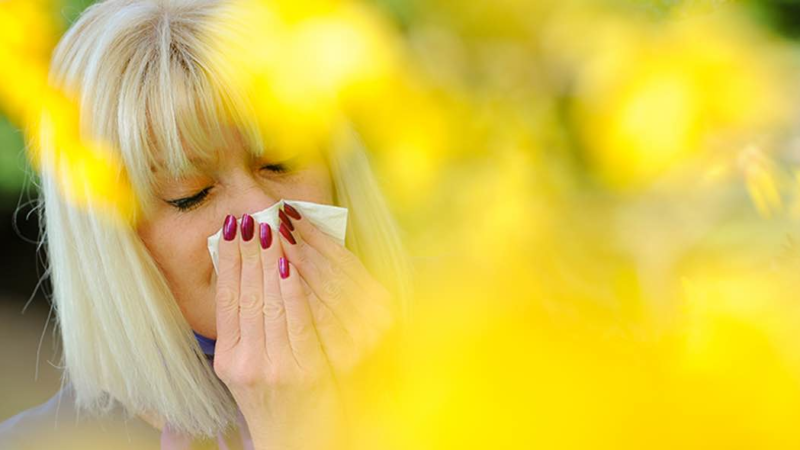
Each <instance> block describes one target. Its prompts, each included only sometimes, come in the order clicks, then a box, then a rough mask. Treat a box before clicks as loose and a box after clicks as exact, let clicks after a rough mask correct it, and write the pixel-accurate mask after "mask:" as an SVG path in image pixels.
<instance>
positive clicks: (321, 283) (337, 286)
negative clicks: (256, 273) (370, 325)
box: [282, 228, 365, 342]
mask: <svg viewBox="0 0 800 450" xmlns="http://www.w3.org/2000/svg"><path fill="white" fill-rule="evenodd" d="M283 230H284V231H286V232H287V233H289V232H288V230H287V229H286V228H283ZM292 234H293V233H292ZM282 239H283V241H284V242H287V245H285V246H284V247H285V250H284V253H286V256H287V258H288V259H289V261H290V262H291V263H292V264H293V265H294V266H296V267H297V270H298V272H299V273H300V276H301V277H302V279H303V280H305V281H306V282H307V283H308V286H309V288H310V289H311V291H312V292H313V293H314V294H315V296H316V297H317V298H318V299H319V301H320V303H322V305H321V307H324V308H325V309H326V310H327V311H315V312H316V315H317V316H319V315H320V314H323V315H326V316H327V317H328V320H329V321H335V322H337V323H338V328H340V329H342V330H344V332H346V333H347V334H348V335H349V336H350V337H349V338H350V339H352V340H353V341H355V342H363V341H364V338H365V331H364V324H365V320H364V317H363V316H362V314H361V313H360V312H359V311H358V310H357V309H356V306H355V304H354V302H353V301H352V300H353V298H354V297H355V296H357V295H358V293H359V292H360V291H361V290H362V289H361V288H360V287H359V286H357V285H356V284H355V283H354V282H353V280H351V279H350V277H348V276H347V275H345V274H344V273H342V272H341V270H337V269H336V268H334V267H333V266H332V264H331V263H330V262H329V261H328V259H327V258H325V257H324V256H323V255H321V254H320V253H319V252H318V251H317V250H316V249H315V248H313V247H311V246H310V245H308V244H307V243H306V242H305V241H304V240H303V239H295V242H296V243H295V244H294V245H291V244H290V243H289V241H288V239H286V237H285V236H283V237H282ZM317 309H319V308H317ZM320 325H324V324H320Z"/></svg>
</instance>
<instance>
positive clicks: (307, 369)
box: [214, 208, 393, 449]
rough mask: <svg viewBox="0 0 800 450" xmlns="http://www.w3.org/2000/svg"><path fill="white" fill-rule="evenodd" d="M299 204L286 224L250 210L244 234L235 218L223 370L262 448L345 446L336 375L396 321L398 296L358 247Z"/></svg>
mask: <svg viewBox="0 0 800 450" xmlns="http://www.w3.org/2000/svg"><path fill="white" fill-rule="evenodd" d="M287 209H288V208H287ZM290 213H291V214H292V215H293V217H296V218H298V219H296V220H295V221H294V225H293V224H292V221H290V220H289V219H288V217H286V213H284V212H281V216H282V219H283V220H284V222H285V223H286V225H283V226H282V227H281V228H282V230H281V233H274V232H273V231H272V230H270V229H269V227H268V226H267V225H266V224H264V225H259V224H255V223H254V222H253V221H252V218H250V217H247V216H246V217H244V218H243V220H242V231H243V232H242V233H236V222H235V220H233V219H232V218H230V219H228V220H226V226H225V228H226V230H227V232H226V233H225V235H226V236H227V237H228V238H230V239H223V241H222V242H221V244H220V258H219V278H218V281H217V334H218V336H217V344H216V350H215V360H214V369H215V371H216V372H217V375H218V376H219V377H220V379H221V380H222V381H223V382H225V384H226V385H227V386H228V388H229V389H230V390H231V393H232V394H233V396H234V398H235V399H236V401H237V403H238V404H239V407H240V409H241V410H242V413H243V415H244V417H245V419H246V420H247V423H248V428H249V429H250V433H251V436H252V437H253V442H254V444H255V446H256V448H309V449H310V448H337V446H340V444H342V443H343V442H344V440H345V436H342V431H344V430H346V429H347V424H346V423H345V422H346V420H345V415H344V411H343V405H342V403H341V398H340V397H339V395H338V390H337V385H336V376H335V374H338V375H339V376H340V377H341V376H346V374H347V373H348V372H349V371H350V370H351V369H352V368H353V367H354V366H355V365H356V364H357V363H358V361H359V359H360V358H361V357H363V356H364V355H366V354H367V353H368V352H369V351H370V350H371V349H372V348H374V346H375V344H376V343H377V341H378V340H379V336H380V330H381V329H386V328H388V327H390V326H391V324H392V322H393V320H392V314H391V313H390V311H391V307H390V306H389V305H390V304H391V302H390V300H389V295H388V292H386V290H385V289H383V288H382V287H381V286H380V285H379V284H378V283H377V282H375V281H374V280H373V279H372V278H371V277H370V276H369V274H368V273H367V271H366V269H365V268H364V267H363V266H362V265H361V263H360V262H359V261H358V259H357V258H356V257H355V256H354V255H352V253H350V252H349V251H348V250H347V249H345V248H344V247H342V246H341V245H339V244H338V243H336V242H334V241H333V240H332V239H330V238H329V237H328V236H327V235H325V234H323V233H321V232H320V231H319V230H317V229H316V228H315V227H313V225H311V224H310V223H308V221H307V220H303V219H302V218H299V214H297V212H296V211H290ZM290 227H292V228H295V232H294V234H293V233H291V231H290V230H289V228H290ZM255 230H261V231H263V233H260V234H261V236H260V237H261V239H259V238H258V237H254V234H256V233H255V232H254V231H255ZM237 234H238V235H237ZM269 235H271V236H269ZM278 236H280V237H278ZM269 237H271V239H269ZM267 241H271V242H270V245H269V246H266V245H259V244H266V243H267ZM292 242H294V243H292ZM263 247H267V248H263ZM281 258H286V260H284V262H285V264H284V268H285V270H280V269H279V267H278V266H279V261H280V259H281ZM279 273H280V274H279ZM282 275H283V276H282ZM306 280H308V282H307V281H306ZM370 296H372V298H373V299H375V300H376V302H375V303H374V304H370V305H364V304H363V303H364V301H366V300H368V299H369V297H370ZM370 317H371V319H369V320H366V319H367V318H370Z"/></svg>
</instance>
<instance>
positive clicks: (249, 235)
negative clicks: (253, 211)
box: [242, 214, 255, 242]
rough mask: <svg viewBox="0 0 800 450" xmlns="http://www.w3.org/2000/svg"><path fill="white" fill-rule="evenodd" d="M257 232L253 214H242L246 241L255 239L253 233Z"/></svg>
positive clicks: (243, 237)
mask: <svg viewBox="0 0 800 450" xmlns="http://www.w3.org/2000/svg"><path fill="white" fill-rule="evenodd" d="M254 232H255V223H254V222H253V216H251V215H250V214H245V215H243V216H242V239H244V241H245V242H248V241H250V239H253V233H254Z"/></svg>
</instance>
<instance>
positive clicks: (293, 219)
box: [0, 0, 409, 449]
mask: <svg viewBox="0 0 800 450" xmlns="http://www.w3.org/2000/svg"><path fill="white" fill-rule="evenodd" d="M229 7H230V5H228V4H224V3H222V2H217V1H189V0H183V1H179V0H108V1H105V2H101V3H98V4H95V5H93V6H92V7H90V8H88V9H87V10H86V11H85V12H84V14H83V15H82V16H81V17H80V18H79V20H78V21H77V22H76V23H75V24H74V25H73V26H72V27H71V29H70V30H69V31H68V32H67V33H66V34H65V35H64V36H63V38H62V39H61V41H60V43H59V44H58V46H57V48H56V49H55V52H54V56H53V60H52V65H51V80H52V83H53V84H54V85H55V86H56V87H58V88H59V89H63V90H64V91H65V92H79V93H80V108H81V117H82V118H83V119H84V121H83V122H82V125H83V126H84V127H85V130H84V132H85V133H86V134H87V135H88V136H90V137H91V138H92V139H100V140H103V141H105V142H107V143H109V144H111V147H112V148H113V149H114V150H113V151H115V152H116V154H117V156H118V157H119V159H120V160H121V161H123V162H124V174H123V176H124V177H126V178H127V179H128V180H130V183H131V185H132V187H133V189H134V191H135V192H136V194H137V198H138V199H139V207H140V208H139V209H138V210H137V211H138V213H137V216H136V217H135V220H134V221H127V222H126V221H120V220H115V217H116V216H115V215H113V214H109V213H108V211H104V210H103V209H102V208H100V207H99V206H96V205H95V206H93V204H92V203H91V202H89V203H88V204H87V205H80V206H78V205H75V204H73V203H71V202H69V201H67V200H65V198H67V196H66V195H65V193H64V192H62V191H63V189H64V187H63V184H59V183H58V182H57V179H56V178H55V175H53V173H54V171H56V170H58V169H59V166H58V161H57V160H52V161H44V160H43V162H42V167H51V168H53V170H50V171H48V170H43V171H42V173H41V193H42V208H41V210H42V211H43V217H42V220H43V223H44V226H45V229H46V236H44V239H45V241H46V245H47V250H48V258H49V264H50V274H51V280H52V285H53V303H54V307H55V310H56V312H57V318H58V324H59V331H60V333H61V337H62V341H63V354H64V358H63V364H64V368H65V382H66V386H65V387H64V389H62V391H61V392H59V394H57V395H56V396H55V397H54V398H53V399H52V400H51V401H50V402H48V403H47V404H45V405H42V406H41V407H39V408H36V409H33V410H30V411H27V412H24V413H22V414H20V415H18V416H16V417H15V418H12V419H10V420H9V421H7V422H6V423H4V424H3V425H0V447H2V448H15V446H20V447H23V448H25V446H30V448H47V447H46V446H45V445H43V444H41V443H39V444H34V443H33V441H32V440H31V439H32V438H33V437H39V438H40V440H41V442H48V443H54V442H57V443H58V447H59V448H70V447H69V443H71V442H74V443H75V446H76V448H78V447H80V448H87V446H89V445H94V444H95V443H97V445H98V446H103V447H104V448H108V447H109V446H111V445H115V446H117V448H123V447H124V445H126V444H127V445H132V446H133V447H134V448H142V446H144V445H146V444H154V445H156V443H158V444H157V445H162V447H167V446H172V447H173V448H179V447H180V445H184V446H186V445H188V442H189V441H190V440H192V439H196V440H200V439H204V438H212V439H213V438H216V439H218V442H219V443H220V446H222V444H223V443H224V442H226V445H229V444H230V443H231V441H230V440H228V437H229V435H228V434H227V431H228V430H230V429H231V427H230V426H231V425H235V424H238V425H239V428H240V429H241V431H242V432H243V434H242V436H243V441H244V443H245V446H248V445H252V447H253V448H256V449H260V448H335V447H336V446H339V445H345V444H346V442H347V439H348V437H347V436H342V434H343V433H342V431H343V430H346V429H347V427H346V422H347V417H346V411H347V409H348V407H349V406H350V405H348V404H347V400H346V396H345V395H342V394H343V393H344V392H345V391H346V389H345V388H344V386H346V385H347V380H348V377H349V375H350V374H351V373H353V371H354V370H355V369H356V368H357V367H358V366H359V363H361V362H362V361H363V360H364V359H365V358H366V357H367V356H368V355H370V354H371V352H373V351H374V349H375V348H376V347H377V346H378V345H379V344H380V343H381V342H383V341H384V340H385V337H386V336H387V333H389V332H390V331H391V330H397V329H399V325H402V323H403V320H404V319H405V317H406V314H407V307H406V306H405V305H406V299H407V298H408V285H409V284H408V281H407V276H408V275H407V273H408V269H407V263H406V259H405V257H404V255H403V251H402V247H401V245H400V241H399V238H398V234H397V232H396V229H395V226H394V225H393V221H392V219H391V218H390V215H389V213H388V211H387V208H386V206H385V204H384V201H383V199H382V197H381V195H380V193H379V191H378V188H377V184H376V182H375V180H374V179H373V177H372V175H371V171H370V168H369V166H368V161H367V159H366V157H365V154H364V152H363V150H361V149H360V148H359V146H358V141H357V139H354V138H352V136H353V134H352V133H350V134H348V135H347V136H350V137H351V138H349V139H345V140H342V139H338V140H335V141H332V142H336V144H335V145H331V146H330V147H328V148H325V149H324V150H320V149H316V150H311V151H308V150H304V151H294V152H292V151H288V152H287V151H286V149H280V150H276V149H274V148H272V147H269V146H267V145H266V144H267V143H268V142H269V136H268V133H269V131H266V132H265V131H264V127H263V125H261V124H259V122H258V120H257V119H258V118H257V117H254V114H253V113H252V111H254V110H256V109H257V108H255V107H254V105H253V104H252V101H251V98H250V97H249V96H248V95H247V91H246V89H245V88H243V87H242V86H241V85H239V84H237V83H236V82H235V81H234V80H236V79H237V78H236V77H235V76H231V74H232V73H233V72H234V71H233V68H234V67H233V66H232V65H231V64H230V61H229V60H226V58H224V57H223V56H224V52H222V54H221V53H220V52H218V51H216V50H215V49H214V46H215V45H218V43H219V42H221V40H220V39H219V37H220V36H222V35H231V34H234V32H235V31H237V30H234V29H233V28H234V27H235V26H234V25H232V24H227V23H226V22H225V20H220V17H225V16H226V11H228V8H229ZM226 33H227V34H226ZM40 142H41V143H42V151H41V152H40V153H41V155H42V156H41V157H42V158H43V159H46V158H48V155H52V154H53V152H49V151H48V149H47V142H49V141H48V139H47V136H42V137H41V140H40ZM287 154H288V156H287ZM278 155H280V159H276V158H277V156H278ZM73 187H74V186H73ZM281 198H286V199H290V200H303V201H310V202H316V203H323V204H333V205H339V206H343V207H346V208H348V209H349V223H348V230H347V238H346V242H347V247H343V246H341V245H339V244H338V243H336V242H335V241H333V240H332V239H331V238H330V237H328V236H327V235H325V234H324V233H321V232H320V231H319V230H318V229H316V228H315V227H314V226H313V225H312V224H311V223H309V221H308V220H304V217H303V216H302V214H301V213H300V212H299V211H297V210H295V209H292V208H291V207H285V208H284V210H282V211H281V220H282V224H281V226H280V228H279V229H278V230H273V229H271V228H270V227H269V225H267V224H258V223H255V221H254V220H253V219H252V217H251V216H250V215H249V214H250V213H253V212H256V211H260V210H262V209H265V208H267V207H269V206H270V205H272V204H274V203H275V202H277V201H278V200H280V199H281ZM220 227H222V228H223V231H224V232H223V235H224V239H223V240H222V241H221V242H220V249H219V251H220V253H219V274H218V275H217V274H216V273H215V271H214V269H213V266H212V261H211V259H210V257H209V256H208V250H207V246H206V245H207V243H206V238H207V237H208V236H210V235H212V234H214V233H215V232H216V231H217V230H219V228H220ZM214 341H216V342H215V345H212V346H209V345H208V344H214ZM203 348H205V350H206V353H211V354H212V355H209V357H208V359H206V357H205V356H204V353H203ZM56 407H57V408H56ZM56 409H57V411H56ZM81 412H89V413H91V414H90V417H91V419H90V420H88V421H87V420H86V418H85V417H83V416H81V417H80V420H78V419H76V418H77V417H78V416H80V414H79V413H81ZM64 414H67V416H66V418H65V416H64ZM59 417H61V419H59ZM128 417H131V418H130V420H127V418H128ZM72 419H75V420H72ZM117 419H119V421H117ZM57 420H60V421H61V422H60V424H59V425H57V426H56V427H55V428H54V425H56V424H55V422H56V421H57ZM76 421H77V422H81V423H82V424H87V425H86V427H85V428H82V429H81V431H76V430H77V428H76V426H77V425H75V422H76ZM110 423H115V424H118V423H124V427H125V433H126V434H125V435H124V436H122V435H120V436H117V437H119V442H117V441H116V440H114V439H115V435H114V433H116V432H117V431H120V430H121V429H119V428H114V427H112V426H110V425H108V424H110ZM67 424H69V426H68V425H67ZM98 425H100V426H98ZM245 425H246V426H245ZM100 429H103V430H106V431H107V429H113V430H115V431H114V432H112V433H107V432H106V431H104V432H102V433H100V432H98V433H95V434H97V436H93V437H91V439H94V440H92V441H88V440H87V439H89V438H88V437H87V436H86V434H85V431H86V430H94V431H97V430H100ZM131 430H139V432H141V433H139V434H137V433H132V432H131ZM248 432H249V436H248V434H247V433H248ZM99 434H102V436H99ZM131 435H134V438H132V437H131ZM45 437H46V439H45ZM139 438H141V439H139ZM73 439H74V441H73ZM81 439H83V441H81ZM178 441H181V442H183V444H179V443H177V442H178ZM37 442H38V441H37ZM88 442H91V444H88ZM109 442H113V444H109ZM187 448H188V447H187Z"/></svg>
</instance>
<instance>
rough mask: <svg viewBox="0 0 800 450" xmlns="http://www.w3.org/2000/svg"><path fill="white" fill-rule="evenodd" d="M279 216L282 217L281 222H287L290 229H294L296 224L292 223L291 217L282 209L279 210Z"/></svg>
mask: <svg viewBox="0 0 800 450" xmlns="http://www.w3.org/2000/svg"><path fill="white" fill-rule="evenodd" d="M278 217H280V218H281V222H283V223H285V224H286V226H287V227H289V231H294V225H292V221H291V219H289V217H288V216H286V213H284V212H283V210H282V209H279V210H278Z"/></svg>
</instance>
